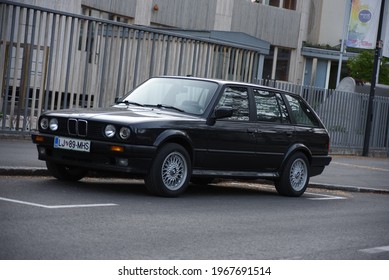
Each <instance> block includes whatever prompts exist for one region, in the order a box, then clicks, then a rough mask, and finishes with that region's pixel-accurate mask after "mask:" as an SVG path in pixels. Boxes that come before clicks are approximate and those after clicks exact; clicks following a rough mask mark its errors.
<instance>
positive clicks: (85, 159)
mask: <svg viewBox="0 0 389 280" xmlns="http://www.w3.org/2000/svg"><path fill="white" fill-rule="evenodd" d="M31 138H32V141H33V143H35V144H36V145H37V149H38V158H39V159H40V160H43V161H50V162H55V163H58V164H62V165H68V166H77V167H82V168H85V169H87V170H97V171H99V170H101V171H109V172H121V173H123V172H124V173H128V174H132V175H145V174H147V173H148V171H149V169H150V166H151V163H152V160H153V158H154V157H155V154H156V151H157V147H154V146H142V145H130V144H125V143H115V142H105V141H97V140H90V141H91V147H90V152H79V151H71V150H64V149H58V148H54V138H55V135H49V134H42V133H34V134H32V135H31ZM112 147H122V149H113V148H112ZM118 150H120V151H118Z"/></svg>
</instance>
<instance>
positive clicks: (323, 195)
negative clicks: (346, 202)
mask: <svg viewBox="0 0 389 280" xmlns="http://www.w3.org/2000/svg"><path fill="white" fill-rule="evenodd" d="M306 194H309V195H316V196H321V197H308V198H307V199H310V200H339V199H347V198H346V197H342V196H335V195H327V194H318V193H309V192H306Z"/></svg>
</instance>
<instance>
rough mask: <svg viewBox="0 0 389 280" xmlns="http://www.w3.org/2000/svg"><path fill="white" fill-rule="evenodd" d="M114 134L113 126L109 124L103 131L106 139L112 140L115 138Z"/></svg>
mask: <svg viewBox="0 0 389 280" xmlns="http://www.w3.org/2000/svg"><path fill="white" fill-rule="evenodd" d="M115 133H116V128H115V126H113V125H112V124H109V125H107V126H106V127H105V129H104V134H105V136H107V137H108V138H112V137H114V136H115Z"/></svg>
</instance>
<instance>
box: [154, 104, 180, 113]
mask: <svg viewBox="0 0 389 280" xmlns="http://www.w3.org/2000/svg"><path fill="white" fill-rule="evenodd" d="M156 106H157V107H158V108H166V109H173V110H176V111H178V112H185V111H184V110H182V109H180V108H177V107H174V106H171V105H165V104H157V105H156Z"/></svg>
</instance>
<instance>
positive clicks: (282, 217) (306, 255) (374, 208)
mask: <svg viewBox="0 0 389 280" xmlns="http://www.w3.org/2000/svg"><path fill="white" fill-rule="evenodd" d="M388 198H389V197H388V195H387V194H370V193H350V192H340V191H325V190H318V189H308V191H307V192H306V193H305V194H304V195H303V196H302V197H301V198H286V197H281V196H279V195H277V194H276V192H275V191H274V189H273V188H272V187H270V186H266V185H258V184H246V183H240V182H235V183H229V184H226V183H223V184H219V185H214V186H208V187H200V186H193V185H192V186H191V187H190V189H189V190H188V192H187V193H186V194H185V195H184V196H182V197H179V198H160V197H154V196H150V195H148V194H147V192H146V190H145V187H144V185H143V184H142V181H134V180H132V181H131V180H124V179H120V180H113V179H98V178H88V179H84V180H82V181H81V182H78V183H64V182H59V181H57V180H54V179H52V178H48V177H37V176H35V177H7V176H3V177H0V229H1V230H0V248H1V249H0V259H113V260H117V259H141V260H147V259H189V260H190V259H231V260H232V259H308V260H311V259H347V260H352V259H363V260H369V259H384V260H388V259H389V235H388V232H389V218H388V217H389V203H388Z"/></svg>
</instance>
